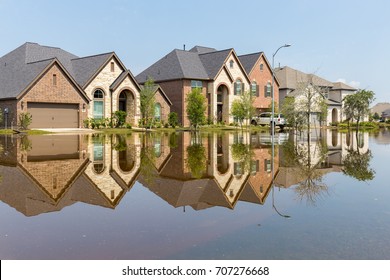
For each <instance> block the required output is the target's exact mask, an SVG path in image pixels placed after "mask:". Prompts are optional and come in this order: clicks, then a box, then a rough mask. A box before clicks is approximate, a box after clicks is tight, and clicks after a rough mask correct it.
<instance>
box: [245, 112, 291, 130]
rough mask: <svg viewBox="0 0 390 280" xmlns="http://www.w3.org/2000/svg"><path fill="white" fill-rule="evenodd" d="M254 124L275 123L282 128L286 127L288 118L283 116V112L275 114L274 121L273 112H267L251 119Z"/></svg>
mask: <svg viewBox="0 0 390 280" xmlns="http://www.w3.org/2000/svg"><path fill="white" fill-rule="evenodd" d="M251 124H252V125H270V126H271V125H272V124H273V125H274V126H279V127H280V128H281V129H283V128H284V126H285V125H286V119H285V118H284V117H283V115H282V114H274V118H273V123H272V113H271V112H265V113H261V114H259V115H257V116H255V117H253V118H252V120H251Z"/></svg>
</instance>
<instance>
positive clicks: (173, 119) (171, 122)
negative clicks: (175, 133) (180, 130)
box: [168, 112, 179, 128]
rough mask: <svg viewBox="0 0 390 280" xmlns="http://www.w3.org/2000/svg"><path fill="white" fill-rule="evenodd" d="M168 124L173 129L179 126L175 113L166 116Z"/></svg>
mask: <svg viewBox="0 0 390 280" xmlns="http://www.w3.org/2000/svg"><path fill="white" fill-rule="evenodd" d="M168 123H169V125H170V126H172V127H173V128H175V127H176V126H177V125H178V124H179V120H178V116H177V113H176V112H170V113H169V115H168Z"/></svg>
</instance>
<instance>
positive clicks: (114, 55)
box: [83, 52, 127, 88]
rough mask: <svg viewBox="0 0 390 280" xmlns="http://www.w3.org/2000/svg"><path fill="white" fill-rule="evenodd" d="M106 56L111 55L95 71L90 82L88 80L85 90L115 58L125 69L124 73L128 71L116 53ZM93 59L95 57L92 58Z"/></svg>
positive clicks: (84, 86)
mask: <svg viewBox="0 0 390 280" xmlns="http://www.w3.org/2000/svg"><path fill="white" fill-rule="evenodd" d="M105 54H111V55H110V56H109V57H108V58H107V59H106V61H105V62H104V63H102V65H101V66H100V67H99V68H98V69H97V70H96V71H95V73H94V74H93V75H92V76H91V78H89V80H87V82H86V83H85V84H84V85H83V88H86V87H87V86H88V85H89V84H90V83H91V82H92V81H93V80H94V79H95V78H96V76H97V75H98V74H99V73H100V72H101V71H102V69H103V68H104V67H106V65H107V64H108V62H109V61H110V60H111V59H112V58H113V57H115V59H116V60H117V61H118V63H119V65H120V66H121V67H122V68H123V69H124V71H126V70H127V68H126V66H125V65H124V64H123V63H122V61H121V60H120V59H119V57H118V56H117V55H116V53H115V52H108V53H105ZM100 55H103V54H100ZM92 57H93V56H92Z"/></svg>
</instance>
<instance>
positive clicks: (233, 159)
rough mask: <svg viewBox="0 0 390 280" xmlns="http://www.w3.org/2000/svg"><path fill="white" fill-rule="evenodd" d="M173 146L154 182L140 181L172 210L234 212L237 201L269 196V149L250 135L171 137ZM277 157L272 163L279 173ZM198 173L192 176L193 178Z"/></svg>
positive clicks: (183, 135)
mask: <svg viewBox="0 0 390 280" xmlns="http://www.w3.org/2000/svg"><path fill="white" fill-rule="evenodd" d="M175 137H176V141H175V142H177V147H175V148H172V149H171V150H170V152H171V155H170V157H169V158H168V159H167V160H166V163H165V164H164V166H162V167H161V168H160V169H159V170H156V173H157V175H158V176H156V177H155V180H152V181H150V182H146V181H145V180H144V178H143V176H140V182H141V183H142V184H143V185H144V186H145V187H147V188H148V189H149V190H151V191H152V192H153V193H155V194H156V195H158V196H160V197H161V198H162V199H164V200H165V201H167V202H168V203H169V204H170V205H172V206H174V207H185V206H191V207H192V208H193V209H195V210H201V209H206V208H209V207H213V206H222V207H227V208H231V209H232V208H234V206H235V205H236V203H237V201H240V200H241V201H247V202H253V203H260V204H263V203H264V201H265V198H266V196H267V194H268V193H269V190H270V186H271V182H272V172H271V161H272V160H271V159H272V157H271V147H270V146H263V145H261V143H260V142H259V141H258V139H256V137H251V135H250V134H249V133H235V134H232V133H224V134H216V133H214V134H205V135H200V134H197V135H196V134H190V133H181V134H177V135H175ZM278 158H279V157H278V156H277V157H276V159H275V167H276V171H277V167H278V161H279V160H278ZM195 174H196V175H195Z"/></svg>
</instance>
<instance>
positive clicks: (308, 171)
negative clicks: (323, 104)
mask: <svg viewBox="0 0 390 280" xmlns="http://www.w3.org/2000/svg"><path fill="white" fill-rule="evenodd" d="M272 140H273V141H272ZM272 143H274V144H272ZM389 144H390V132H389V131H388V130H381V131H379V132H376V133H371V134H369V133H367V132H359V133H358V134H356V133H355V132H353V133H338V132H337V131H331V130H328V131H316V130H313V131H310V133H303V134H293V133H290V134H289V133H287V132H284V133H283V132H282V133H277V134H276V135H275V136H274V137H271V136H270V135H269V133H264V132H262V133H246V132H240V131H239V132H232V133H230V132H229V133H209V134H206V133H203V134H191V133H188V132H183V133H173V134H168V133H150V134H145V133H144V134H142V133H141V134H138V133H134V132H133V133H131V134H128V135H104V134H93V135H57V134H56V135H39V136H38V135H37V136H28V137H27V136H1V137H0V258H1V259H352V260H354V259H390V203H389V201H390V184H389V179H388V178H389V177H387V175H389V174H390V168H389V158H390V145H389Z"/></svg>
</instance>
